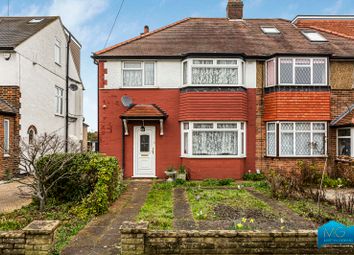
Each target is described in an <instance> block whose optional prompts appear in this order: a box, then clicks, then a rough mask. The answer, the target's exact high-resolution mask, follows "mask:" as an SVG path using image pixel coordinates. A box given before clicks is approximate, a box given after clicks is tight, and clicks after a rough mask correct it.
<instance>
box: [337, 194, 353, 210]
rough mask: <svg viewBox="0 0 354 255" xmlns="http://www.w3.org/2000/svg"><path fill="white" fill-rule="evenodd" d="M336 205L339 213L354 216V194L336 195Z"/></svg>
mask: <svg viewBox="0 0 354 255" xmlns="http://www.w3.org/2000/svg"><path fill="white" fill-rule="evenodd" d="M335 205H336V208H337V211H340V212H347V213H349V214H353V212H354V194H336V197H335Z"/></svg>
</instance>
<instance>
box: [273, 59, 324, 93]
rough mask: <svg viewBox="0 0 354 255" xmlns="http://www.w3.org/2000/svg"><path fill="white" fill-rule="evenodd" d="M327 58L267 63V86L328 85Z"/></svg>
mask: <svg viewBox="0 0 354 255" xmlns="http://www.w3.org/2000/svg"><path fill="white" fill-rule="evenodd" d="M327 61H328V60H327V58H320V57H318V58H305V57H302V58H301V57H299V58H293V57H280V58H273V59H270V60H268V61H267V62H266V74H267V79H266V81H267V83H266V86H267V87H270V86H275V85H296V86H299V85H300V86H304V85H305V86H306V85H315V86H325V85H327Z"/></svg>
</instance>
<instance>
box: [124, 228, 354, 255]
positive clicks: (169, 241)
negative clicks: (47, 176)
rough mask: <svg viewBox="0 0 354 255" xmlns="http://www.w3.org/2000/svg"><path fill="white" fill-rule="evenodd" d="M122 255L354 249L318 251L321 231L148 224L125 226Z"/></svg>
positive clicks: (352, 250)
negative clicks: (166, 228) (166, 227)
mask: <svg viewBox="0 0 354 255" xmlns="http://www.w3.org/2000/svg"><path fill="white" fill-rule="evenodd" d="M120 230H121V254H122V255H133V254H134V255H138V254H160V255H162V254H354V247H337V248H335V247H332V248H322V249H320V250H319V249H318V248H317V231H316V230H304V231H293V232H258V231H245V232H239V231H232V230H208V231H197V230H183V231H151V230H148V223H146V222H140V223H134V222H124V223H123V225H122V226H121V228H120Z"/></svg>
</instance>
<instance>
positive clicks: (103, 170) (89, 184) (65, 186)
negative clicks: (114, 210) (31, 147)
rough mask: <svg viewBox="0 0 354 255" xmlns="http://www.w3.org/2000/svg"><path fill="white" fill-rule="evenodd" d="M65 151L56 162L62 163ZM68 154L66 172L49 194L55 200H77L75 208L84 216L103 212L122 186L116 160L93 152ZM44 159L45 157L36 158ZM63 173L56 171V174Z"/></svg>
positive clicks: (40, 162)
mask: <svg viewBox="0 0 354 255" xmlns="http://www.w3.org/2000/svg"><path fill="white" fill-rule="evenodd" d="M67 155H68V154H65V153H63V154H58V155H56V157H57V160H55V164H61V163H62V162H63V161H64V159H65V157H67ZM71 158H72V159H71V160H70V161H68V162H67V163H66V165H65V167H64V168H63V171H65V172H66V173H68V174H67V175H66V176H65V177H64V178H62V179H60V180H59V181H58V182H56V183H55V184H54V186H53V188H52V189H51V191H50V193H49V194H48V198H49V199H52V200H55V202H56V203H65V202H69V201H73V202H80V204H81V205H80V206H78V207H75V212H76V213H77V214H78V215H80V216H82V217H83V218H84V217H86V216H88V215H100V214H102V213H104V212H106V211H107V210H108V207H109V205H110V204H111V203H112V202H113V201H114V200H115V199H116V198H117V197H118V196H119V194H120V193H121V191H122V190H123V188H124V185H123V181H122V176H121V171H120V168H119V165H118V161H117V160H116V159H115V158H113V157H107V156H103V155H101V154H96V153H83V154H76V155H74V157H72V154H71ZM45 163H46V157H43V158H41V159H40V160H39V161H38V162H37V164H45ZM62 174H63V173H57V175H58V176H61V175H62ZM53 179H56V178H53Z"/></svg>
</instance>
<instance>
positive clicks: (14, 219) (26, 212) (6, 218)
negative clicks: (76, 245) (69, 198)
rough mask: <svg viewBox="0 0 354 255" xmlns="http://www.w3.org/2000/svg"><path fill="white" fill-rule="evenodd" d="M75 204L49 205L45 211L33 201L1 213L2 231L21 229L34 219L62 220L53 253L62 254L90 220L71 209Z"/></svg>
mask: <svg viewBox="0 0 354 255" xmlns="http://www.w3.org/2000/svg"><path fill="white" fill-rule="evenodd" d="M73 208H75V204H73V203H66V204H61V205H48V206H47V208H46V210H45V211H43V212H40V211H38V207H37V206H36V205H34V204H33V203H32V204H30V205H28V206H25V207H23V208H22V209H19V210H16V211H14V212H12V213H7V214H0V231H6V230H19V229H22V228H23V227H25V226H27V225H28V224H29V223H31V222H32V221H33V220H60V223H61V224H60V226H59V228H58V230H57V232H56V238H55V244H54V248H53V252H52V254H53V255H54V254H60V251H61V250H62V249H63V248H64V247H65V245H67V244H68V242H69V241H70V240H71V238H72V237H73V236H74V235H76V234H77V233H78V232H79V231H80V230H81V229H82V228H83V227H84V226H85V225H86V224H87V222H88V221H89V220H90V217H88V218H86V219H80V218H79V217H77V216H76V215H75V214H73V213H70V211H71V210H72V209H73Z"/></svg>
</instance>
